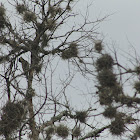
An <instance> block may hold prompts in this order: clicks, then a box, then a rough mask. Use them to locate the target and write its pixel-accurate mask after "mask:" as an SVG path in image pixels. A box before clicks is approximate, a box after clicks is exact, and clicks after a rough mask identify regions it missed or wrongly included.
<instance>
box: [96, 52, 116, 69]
mask: <svg viewBox="0 0 140 140" xmlns="http://www.w3.org/2000/svg"><path fill="white" fill-rule="evenodd" d="M113 64H114V61H113V58H112V57H111V56H110V55H109V54H104V55H103V56H101V57H100V58H99V59H97V61H96V68H97V70H98V71H101V70H104V69H110V70H111V69H112V67H113Z"/></svg>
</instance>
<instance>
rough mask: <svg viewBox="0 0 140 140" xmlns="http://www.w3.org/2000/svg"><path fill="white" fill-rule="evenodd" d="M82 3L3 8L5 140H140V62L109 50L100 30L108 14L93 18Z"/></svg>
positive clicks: (15, 0)
mask: <svg viewBox="0 0 140 140" xmlns="http://www.w3.org/2000/svg"><path fill="white" fill-rule="evenodd" d="M75 4H76V1H75V0H11V1H9V2H8V3H7V4H4V3H1V5H0V87H1V88H0V93H1V94H0V102H1V114H0V116H1V118H0V138H1V139H6V140H12V139H14V140H15V139H17V140H21V139H31V140H39V139H40V140H53V139H67V140H86V139H87V140H90V139H92V140H93V139H95V140H96V139H97V140H100V139H106V137H107V138H108V136H110V137H115V138H119V139H123V138H125V139H131V140H137V139H138V138H140V125H139V111H140V110H139V104H140V96H139V94H140V79H139V78H140V77H139V75H140V64H139V59H138V57H137V55H135V56H131V54H128V55H127V57H126V58H129V59H126V58H125V57H121V59H120V57H119V55H118V52H117V51H116V49H115V48H114V47H113V46H112V47H110V48H106V46H105V45H104V40H103V39H100V38H99V36H98V35H99V33H98V30H97V29H98V27H99V24H100V22H102V21H104V19H105V18H106V17H103V18H101V19H97V20H94V21H92V20H91V19H89V18H88V14H87V15H85V16H83V15H82V14H80V13H76V12H74V10H73V9H74V6H75ZM7 5H8V6H10V8H12V11H11V10H10V9H8V8H6V7H7ZM89 6H90V5H89ZM87 7H88V6H87ZM87 11H88V8H87ZM79 16H80V17H81V20H77V19H78V17H79ZM124 56H125V54H124ZM122 59H124V60H125V62H126V63H127V65H124V63H123V61H122ZM128 89H129V90H128Z"/></svg>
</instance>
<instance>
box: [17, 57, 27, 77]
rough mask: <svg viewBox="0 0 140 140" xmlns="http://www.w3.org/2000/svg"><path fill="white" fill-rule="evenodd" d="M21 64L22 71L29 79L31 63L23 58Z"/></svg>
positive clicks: (20, 59) (20, 60)
mask: <svg viewBox="0 0 140 140" xmlns="http://www.w3.org/2000/svg"><path fill="white" fill-rule="evenodd" d="M19 62H20V63H21V64H22V69H23V71H24V73H25V76H26V78H27V79H28V76H29V63H28V62H27V61H26V60H24V59H23V58H22V57H20V58H19Z"/></svg>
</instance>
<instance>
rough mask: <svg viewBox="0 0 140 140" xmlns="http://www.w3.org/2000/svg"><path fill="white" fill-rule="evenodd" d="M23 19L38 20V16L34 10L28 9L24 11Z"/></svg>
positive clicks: (27, 20) (28, 20)
mask: <svg viewBox="0 0 140 140" xmlns="http://www.w3.org/2000/svg"><path fill="white" fill-rule="evenodd" d="M23 19H24V21H26V22H31V21H36V16H35V14H34V13H33V12H29V11H26V12H24V15H23Z"/></svg>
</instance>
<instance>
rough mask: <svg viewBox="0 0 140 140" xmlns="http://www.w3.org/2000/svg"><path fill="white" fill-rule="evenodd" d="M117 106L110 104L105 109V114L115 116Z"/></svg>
mask: <svg viewBox="0 0 140 140" xmlns="http://www.w3.org/2000/svg"><path fill="white" fill-rule="evenodd" d="M116 112H117V111H116V108H114V107H112V106H109V107H107V108H106V109H105V111H104V112H103V115H104V116H105V117H107V118H110V119H111V118H114V117H115V116H116Z"/></svg>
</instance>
